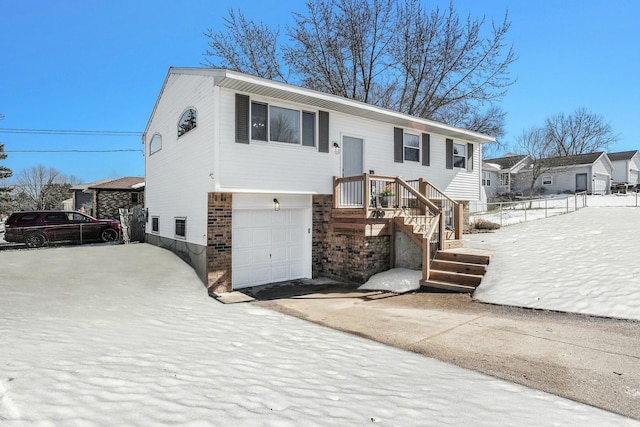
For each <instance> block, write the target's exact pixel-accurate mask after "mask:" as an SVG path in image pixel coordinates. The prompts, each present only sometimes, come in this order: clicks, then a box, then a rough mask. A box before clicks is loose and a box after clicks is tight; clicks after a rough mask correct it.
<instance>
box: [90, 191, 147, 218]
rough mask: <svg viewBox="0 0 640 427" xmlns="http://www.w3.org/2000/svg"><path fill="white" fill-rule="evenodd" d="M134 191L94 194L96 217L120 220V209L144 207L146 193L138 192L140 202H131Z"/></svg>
mask: <svg viewBox="0 0 640 427" xmlns="http://www.w3.org/2000/svg"><path fill="white" fill-rule="evenodd" d="M132 193H134V192H133V191H110V190H97V191H95V193H94V197H95V200H94V206H95V216H96V218H101V219H120V212H119V211H118V209H131V208H133V207H134V206H137V205H143V206H144V192H143V191H136V192H135V193H137V194H138V202H137V203H132V202H131V194H132Z"/></svg>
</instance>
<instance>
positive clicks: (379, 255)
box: [312, 195, 390, 284]
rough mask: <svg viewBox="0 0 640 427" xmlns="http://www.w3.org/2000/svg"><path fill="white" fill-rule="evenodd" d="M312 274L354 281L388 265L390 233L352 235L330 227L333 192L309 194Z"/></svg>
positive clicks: (356, 281)
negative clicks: (311, 227)
mask: <svg viewBox="0 0 640 427" xmlns="http://www.w3.org/2000/svg"><path fill="white" fill-rule="evenodd" d="M312 203H313V243H312V254H313V261H312V265H313V277H318V276H324V277H329V278H332V279H336V280H340V281H345V282H349V283H354V284H361V283H364V282H366V281H367V280H368V279H369V278H370V277H371V276H373V275H374V274H376V273H380V272H382V271H386V270H388V269H389V268H390V236H377V237H365V236H352V235H346V234H338V233H334V232H333V231H332V228H331V210H332V207H333V196H331V195H319V196H313V201H312Z"/></svg>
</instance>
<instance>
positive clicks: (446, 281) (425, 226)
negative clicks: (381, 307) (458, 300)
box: [394, 214, 491, 293]
mask: <svg viewBox="0 0 640 427" xmlns="http://www.w3.org/2000/svg"><path fill="white" fill-rule="evenodd" d="M430 224H431V223H430V219H429V218H427V217H425V216H412V217H408V216H404V215H402V214H398V215H397V216H395V217H394V225H395V226H396V227H398V228H400V229H401V230H402V231H403V232H404V233H405V234H406V235H407V236H409V237H410V238H411V240H413V241H414V242H415V243H416V244H418V246H420V247H423V243H424V242H423V240H424V239H425V238H426V234H427V232H428V230H429V227H430ZM490 260H491V253H490V252H488V251H483V250H480V249H470V248H462V247H457V248H450V249H444V250H440V251H438V252H436V255H435V257H434V258H433V260H432V261H431V264H430V266H429V269H428V271H429V273H428V278H426V279H423V280H421V281H420V285H421V286H424V287H428V288H437V289H444V290H448V291H454V292H466V293H472V292H473V291H475V290H476V288H477V287H478V286H479V285H480V282H481V281H482V278H483V276H484V274H485V272H486V271H487V266H488V265H489V261H490Z"/></svg>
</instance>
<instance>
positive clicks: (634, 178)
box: [629, 171, 640, 184]
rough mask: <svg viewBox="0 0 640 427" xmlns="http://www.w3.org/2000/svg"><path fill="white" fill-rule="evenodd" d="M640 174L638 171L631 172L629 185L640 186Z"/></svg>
mask: <svg viewBox="0 0 640 427" xmlns="http://www.w3.org/2000/svg"><path fill="white" fill-rule="evenodd" d="M639 175H640V173H638V171H630V172H629V183H630V184H640V176H639Z"/></svg>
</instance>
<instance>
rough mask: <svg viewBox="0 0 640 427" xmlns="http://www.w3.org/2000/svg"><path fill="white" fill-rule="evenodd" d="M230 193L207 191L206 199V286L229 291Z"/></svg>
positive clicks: (215, 290)
mask: <svg viewBox="0 0 640 427" xmlns="http://www.w3.org/2000/svg"><path fill="white" fill-rule="evenodd" d="M231 202H232V195H231V193H209V195H208V200H207V287H208V288H209V289H210V290H212V291H213V292H216V293H222V292H231V290H232V284H233V282H232V276H231V260H232V258H231V255H232V253H231V238H232V235H231V227H232V223H231V218H232V210H231V208H232V204H231Z"/></svg>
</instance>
